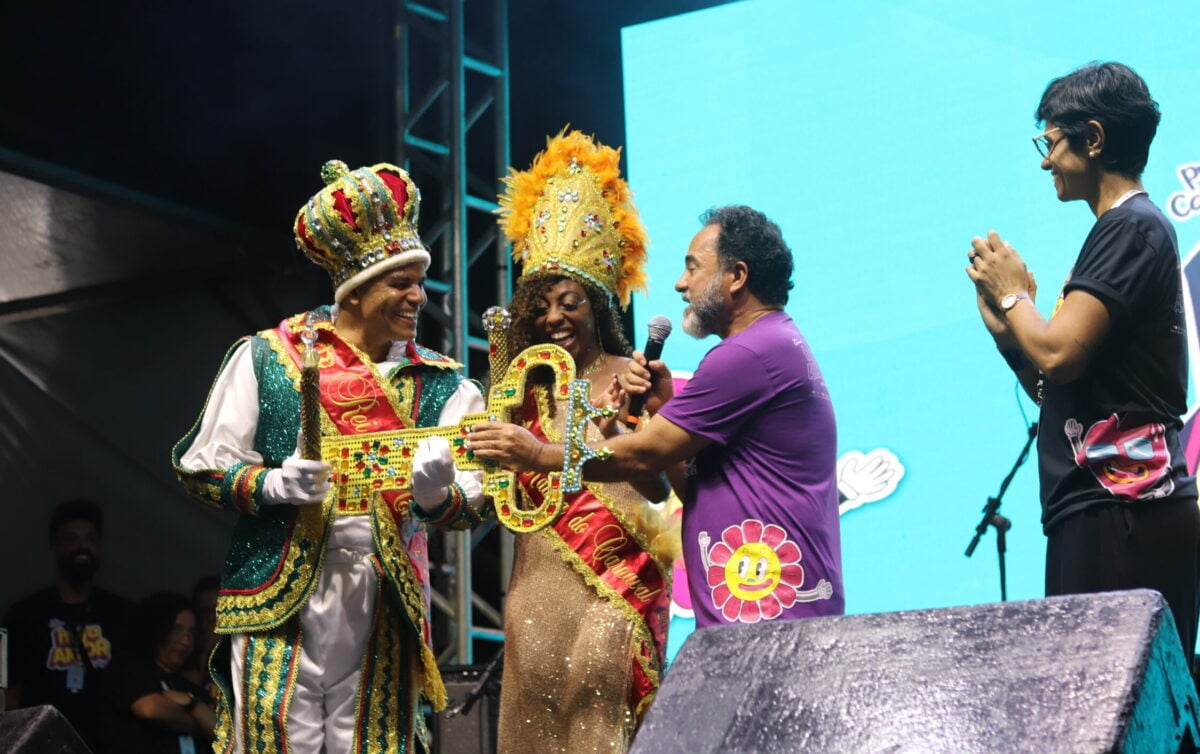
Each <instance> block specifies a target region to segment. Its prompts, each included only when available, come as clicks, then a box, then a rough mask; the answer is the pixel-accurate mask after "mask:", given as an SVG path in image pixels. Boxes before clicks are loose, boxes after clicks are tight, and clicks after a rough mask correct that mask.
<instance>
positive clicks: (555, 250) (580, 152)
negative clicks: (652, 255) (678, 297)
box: [498, 129, 646, 308]
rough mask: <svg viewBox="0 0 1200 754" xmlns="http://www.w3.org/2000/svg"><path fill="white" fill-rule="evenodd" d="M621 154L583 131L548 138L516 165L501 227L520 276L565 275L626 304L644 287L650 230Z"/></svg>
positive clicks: (503, 201)
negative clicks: (527, 163) (528, 161)
mask: <svg viewBox="0 0 1200 754" xmlns="http://www.w3.org/2000/svg"><path fill="white" fill-rule="evenodd" d="M620 159H621V153H620V151H619V150H617V149H613V148H612V147H606V146H604V145H602V144H597V143H596V142H594V141H593V140H592V138H591V137H589V136H585V135H584V134H583V133H581V132H579V131H571V132H569V133H568V132H567V131H566V129H563V131H561V132H560V133H559V134H558V135H557V136H555V137H553V138H551V139H549V140H548V141H547V143H546V149H545V151H543V152H541V153H540V154H539V155H538V156H537V157H536V158H534V160H533V165H532V166H531V167H530V168H529V170H525V171H518V170H511V169H510V172H509V175H508V176H507V177H506V178H505V179H504V183H505V192H504V195H503V196H501V197H500V209H499V210H498V212H499V214H500V221H499V222H500V227H501V229H502V230H503V231H504V235H505V236H507V237H508V239H509V240H510V241H512V254H513V259H514V260H515V261H520V262H521V263H522V273H521V274H522V276H524V275H531V274H533V273H535V272H547V271H548V272H561V273H563V274H567V275H571V276H572V277H575V278H578V279H582V280H586V281H588V282H590V283H592V284H593V285H597V286H599V287H600V289H601V290H603V291H605V292H607V293H608V294H609V295H610V296H612V297H614V298H616V299H617V300H618V301H619V302H620V304H621V307H622V308H624V307H626V306H628V305H629V297H630V293H631V292H632V291H634V290H645V289H646V272H645V266H646V230H645V228H643V227H642V223H641V221H640V220H639V219H638V215H637V209H636V208H635V207H634V206H633V201H632V198H633V194H632V192H631V191H630V190H629V185H628V184H627V183H625V181H624V180H622V179H621V170H620Z"/></svg>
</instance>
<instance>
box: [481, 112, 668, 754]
mask: <svg viewBox="0 0 1200 754" xmlns="http://www.w3.org/2000/svg"><path fill="white" fill-rule="evenodd" d="M619 160H620V153H619V152H618V151H617V150H616V149H612V148H610V147H605V146H602V145H599V144H596V143H595V142H593V141H592V139H590V138H589V137H587V136H585V135H583V134H582V133H580V132H578V131H573V132H570V133H567V132H566V131H564V132H562V133H560V134H559V135H558V136H556V137H554V138H552V139H550V140H549V142H548V144H547V147H546V150H545V151H544V152H542V153H541V154H539V155H538V156H537V158H536V159H535V160H534V163H533V165H532V167H531V168H530V169H529V170H527V171H514V172H512V173H511V174H510V175H509V176H508V178H507V180H506V183H507V191H506V192H505V194H504V195H503V196H502V197H501V198H500V205H501V209H500V213H501V220H500V224H501V226H502V228H503V230H504V233H505V235H506V236H507V237H508V238H509V239H510V240H511V241H512V244H513V256H514V258H515V259H516V260H517V261H519V262H521V264H522V276H521V278H520V280H519V281H518V283H517V289H516V292H515V293H514V296H513V302H512V307H511V314H512V317H513V324H512V329H511V331H510V336H509V342H510V344H511V346H512V350H511V352H512V353H519V352H520V351H521V350H522V349H524V348H525V347H527V346H529V345H533V344H537V343H553V344H555V345H558V346H560V347H562V348H564V349H565V350H566V351H567V352H568V353H569V354H570V355H571V357H572V358H573V359H574V361H575V367H576V371H577V374H578V376H579V377H580V378H582V379H587V380H589V381H590V382H591V383H592V388H593V389H592V394H593V395H594V396H595V395H601V396H602V397H601V398H600V399H599V400H602V401H613V400H616V399H618V398H619V397H620V394H619V389H618V388H617V387H616V385H615V377H616V375H617V373H618V372H619V371H620V370H621V369H622V368H623V367H624V366H625V364H626V363H627V362H628V361H629V354H630V352H631V349H630V346H629V343H628V341H627V340H626V338H625V336H624V335H623V333H622V331H621V325H620V319H619V310H618V307H622V308H623V307H625V306H627V305H628V303H629V297H630V292H631V291H632V290H634V289H641V288H644V287H645V273H644V272H643V267H644V265H645V260H646V235H645V231H644V230H643V228H642V225H641V223H640V221H639V220H638V217H637V212H636V210H635V209H634V207H633V204H632V203H631V194H630V191H629V187H628V185H627V184H626V183H625V182H624V181H623V180H622V179H621V177H620V170H619ZM522 413H523V417H522V418H523V421H522V423H523V424H524V426H526V427H527V428H528V429H530V431H531V432H533V433H534V434H535V435H536V436H538V437H539V438H541V439H544V440H549V441H552V442H558V441H561V438H562V433H563V429H564V424H565V416H566V411H565V410H564V408H563V407H562V406H557V405H556V402H555V401H554V400H552V399H550V397H549V392H548V391H547V390H545V389H544V388H539V387H535V388H533V389H532V390H531V392H530V395H529V396H527V399H526V402H525V406H524V409H523V412H522ZM611 427H612V425H610V426H609V429H610V430H611ZM589 431H592V432H599V430H598V429H597V428H596V427H591V428H590V430H589ZM596 439H598V436H597V437H596ZM518 479H519V481H520V484H521V494H522V495H523V496H525V497H526V498H531V499H533V500H534V501H535V502H537V501H540V498H541V495H542V492H543V490H544V489H545V477H542V476H540V475H533V474H521V475H520V476H519V477H518ZM667 493H668V488H667V485H666V484H665V482H663V483H661V484H650V485H640V486H639V488H638V489H635V488H634V487H633V486H632V485H630V484H627V483H617V484H614V483H607V484H599V483H591V482H587V483H585V487H584V489H583V490H582V491H581V492H579V493H576V494H575V495H572V496H569V497H568V498H567V500H568V507H567V509H566V510H565V511H564V513H563V514H562V515H561V516H560V517H559V518H558V520H557V522H556V523H555V524H553V525H551V526H549V527H547V528H545V529H542V530H540V531H538V532H536V533H533V534H528V535H523V536H520V537H518V538H517V546H516V548H517V549H516V559H515V562H514V565H513V573H512V581H511V585H510V588H509V593H508V598H507V602H506V606H505V667H504V681H503V684H502V691H501V699H500V741H499V749H500V751H502V752H503V751H570V752H580V751H599V750H604V751H614V750H615V751H623V750H625V749H626V748H628V746H629V744H630V742H631V740H632V737H633V733H634V731H635V730H636V727H637V724H638V721H639V720H640V718H641V715H642V714H643V713H644V712H645V709H646V708H647V706H648V705H649V703H650V700H651V699H652V698H653V695H654V692H655V691H656V690H657V688H658V682H659V674H660V671H661V669H662V658H663V651H664V649H665V644H666V628H667V623H668V621H669V617H668V615H667V605H668V602H669V595H670V566H671V563H670V554H669V553H666V552H662V550H664V549H668V548H663V547H661V546H660V543H661V542H663V541H667V540H669V537H667V536H660V535H662V534H663V532H662V531H661V528H662V527H661V525H660V522H661V520H662V519H661V517H660V516H659V515H658V511H657V510H656V508H655V507H654V506H652V505H650V504H649V503H647V502H646V498H650V499H654V500H661V499H663V498H665V497H666V495H667Z"/></svg>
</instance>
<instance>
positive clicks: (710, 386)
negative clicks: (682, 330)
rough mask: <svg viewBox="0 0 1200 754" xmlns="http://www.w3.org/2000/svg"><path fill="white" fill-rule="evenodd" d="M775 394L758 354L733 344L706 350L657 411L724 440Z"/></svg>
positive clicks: (681, 425)
mask: <svg viewBox="0 0 1200 754" xmlns="http://www.w3.org/2000/svg"><path fill="white" fill-rule="evenodd" d="M773 397H774V390H773V389H772V387H771V382H770V379H769V376H768V374H767V371H766V369H765V368H764V367H763V364H762V362H761V361H760V360H759V358H758V356H757V354H755V353H753V352H752V351H749V350H747V349H745V348H742V347H741V346H738V345H736V344H721V345H719V346H717V347H716V348H714V349H713V350H711V351H709V352H708V354H707V355H706V356H705V357H704V359H703V360H702V361H701V362H700V366H699V367H697V368H696V373H695V375H693V376H692V378H691V379H690V380H688V383H687V384H686V385H684V387H683V390H682V391H680V392H679V394H678V395H676V396H675V397H674V398H672V399H671V400H670V401H669V402H668V403H667V405H665V406H663V408H662V410H661V411H660V412H659V414H660V415H661V416H662V417H663V418H664V419H667V420H668V421H670V422H671V423H672V424H674V425H676V426H677V427H679V428H681V429H683V430H686V431H687V432H689V433H691V434H694V435H699V436H701V437H704V438H707V439H708V440H711V441H713V442H715V443H719V444H725V443H727V442H728V441H729V440H730V439H731V438H733V437H734V436H735V435H737V433H738V431H739V430H740V429H741V427H742V425H743V424H744V423H745V422H746V421H747V420H748V419H750V418H752V417H753V416H754V415H755V413H757V411H758V410H759V409H760V407H761V406H762V405H763V404H766V403H768V402H769V401H770V400H771V399H772V398H773Z"/></svg>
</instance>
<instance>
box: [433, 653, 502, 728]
mask: <svg viewBox="0 0 1200 754" xmlns="http://www.w3.org/2000/svg"><path fill="white" fill-rule="evenodd" d="M503 668H504V647H500V650H499V651H498V652H496V656H495V657H493V658H492V659H491V662H489V663H488V664H487V667H485V668H484V669H483V672H482V673H480V674H479V681H478V682H476V684H475V686H474V687H472V689H471V691H470V692H469V693H468V694H467V695H466V696H465V697H463V700H462V701H461V702H459V703H458V704H456V705H454V706H453V707H451V708H450V709H448V710H446V712H445V717H446V719H450V718H452V717H458V716H459V715H465V714H467V713H468V712H470V711H471V708H472V707H474V706H475V702H477V701H479V698H480V697H481V696H483V695H484V694H488V693H494V692H495V690H496V687H497V686H498V685H499V683H500V679H499V677H498V676H497V675H496V674H497V673H499V672H500V671H501V670H502V669H503Z"/></svg>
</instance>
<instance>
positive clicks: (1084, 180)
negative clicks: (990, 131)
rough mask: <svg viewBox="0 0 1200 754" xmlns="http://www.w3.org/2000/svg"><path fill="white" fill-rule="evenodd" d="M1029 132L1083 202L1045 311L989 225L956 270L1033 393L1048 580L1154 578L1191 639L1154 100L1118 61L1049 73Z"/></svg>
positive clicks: (1198, 514)
mask: <svg viewBox="0 0 1200 754" xmlns="http://www.w3.org/2000/svg"><path fill="white" fill-rule="evenodd" d="M1037 119H1038V122H1039V123H1041V124H1042V125H1043V126H1044V129H1045V130H1044V131H1043V132H1042V133H1041V134H1039V135H1038V136H1036V137H1034V145H1035V146H1036V147H1037V149H1038V152H1039V153H1040V154H1041V155H1042V164H1041V166H1042V169H1043V170H1047V171H1049V172H1050V175H1051V176H1052V178H1053V181H1054V188H1055V191H1056V192H1057V194H1058V198H1059V200H1060V201H1064V202H1067V201H1074V200H1083V201H1085V202H1087V204H1088V207H1089V208H1090V209H1091V211H1092V213H1093V214H1094V215H1095V216H1096V224H1095V225H1094V226H1093V227H1092V230H1091V232H1090V233H1089V234H1088V237H1087V239H1086V240H1085V241H1084V244H1083V248H1082V250H1081V251H1080V253H1079V257H1078V258H1077V259H1076V261H1075V265H1074V267H1073V268H1072V270H1071V273H1070V275H1069V277H1068V278H1067V281H1066V283H1065V284H1064V286H1063V289H1062V293H1061V294H1060V295H1059V299H1058V302H1057V303H1056V305H1055V307H1054V313H1053V314H1052V315H1051V318H1050V319H1049V320H1046V319H1044V318H1043V317H1042V315H1041V313H1040V312H1039V311H1038V309H1037V307H1036V306H1034V303H1033V299H1034V296H1035V294H1036V292H1037V288H1036V285H1035V284H1034V281H1033V276H1032V275H1030V274H1029V272H1028V271H1027V270H1026V267H1025V263H1024V262H1023V261H1022V260H1021V257H1020V255H1018V254H1017V252H1016V251H1015V250H1014V249H1013V248H1012V247H1011V246H1009V245H1008V243H1006V242H1005V241H1004V240H1003V239H1002V238H1001V237H1000V236H999V234H997V233H996V232H995V231H992V232H990V233H988V236H987V238H986V239H985V238H979V237H977V238H975V239H973V240H972V242H971V250H970V251H969V252H968V253H967V256H968V260H969V262H970V264H969V266H968V267H967V275H968V276H969V277H970V278H971V280H972V281H974V282H975V286H976V291H977V293H978V303H979V311H980V314H981V315H982V317H983V322H984V324H985V325H986V326H987V329H988V331H989V332H990V333H991V334H992V337H993V338H994V339H995V341H996V346H997V347H998V348H999V349H1000V351H1001V353H1002V354H1003V355H1004V358H1005V360H1006V361H1008V364H1009V366H1010V367H1011V368H1012V369H1013V370H1014V371H1015V372H1016V374H1017V377H1018V379H1020V381H1021V384H1022V385H1023V386H1024V387H1025V389H1026V391H1027V392H1028V393H1029V394H1030V396H1031V397H1033V398H1034V399H1035V400H1037V401H1038V402H1039V403H1040V404H1041V406H1042V415H1041V419H1040V423H1039V427H1040V428H1039V433H1038V465H1039V472H1040V477H1041V497H1042V525H1043V528H1044V530H1045V532H1046V536H1047V546H1046V594H1047V595H1056V594H1075V593H1085V592H1101V591H1111V590H1120V589H1134V588H1150V589H1156V590H1158V591H1159V592H1161V593H1162V595H1163V596H1164V597H1165V598H1166V601H1167V604H1168V605H1170V607H1171V611H1172V613H1173V614H1174V618H1175V624H1176V627H1177V628H1178V631H1179V635H1180V639H1181V641H1182V647H1183V650H1184V657H1185V658H1187V660H1188V661H1189V664H1190V661H1191V658H1192V656H1193V652H1194V647H1195V641H1196V624H1197V601H1196V600H1197V581H1198V577H1200V568H1198V564H1197V560H1198V555H1197V553H1198V552H1200V511H1198V509H1197V504H1196V482H1195V478H1194V477H1193V476H1192V475H1191V473H1189V471H1188V468H1187V463H1186V460H1185V458H1184V454H1183V451H1182V447H1181V445H1180V441H1179V430H1180V428H1181V427H1182V421H1181V418H1180V417H1181V416H1182V415H1183V414H1184V413H1185V412H1186V410H1187V329H1186V328H1187V325H1186V322H1185V319H1184V313H1183V285H1182V279H1181V276H1180V269H1179V252H1178V248H1177V243H1176V239H1175V231H1174V229H1173V228H1172V227H1171V225H1170V223H1169V222H1168V221H1167V219H1166V217H1164V216H1163V214H1162V212H1160V211H1159V210H1158V208H1157V207H1156V206H1155V205H1154V204H1153V203H1152V202H1151V201H1150V199H1149V198H1148V197H1147V195H1146V191H1145V189H1144V188H1143V187H1142V182H1141V174H1142V170H1143V169H1144V168H1145V166H1146V160H1147V157H1148V155H1149V150H1150V142H1151V141H1152V140H1153V138H1154V134H1155V132H1156V130H1157V128H1158V121H1159V111H1158V104H1157V103H1156V102H1155V101H1154V100H1153V99H1151V97H1150V92H1149V90H1148V89H1147V87H1146V83H1145V82H1144V81H1143V80H1142V79H1141V77H1139V76H1138V75H1137V74H1136V73H1134V72H1133V71H1132V70H1130V69H1129V68H1127V67H1126V66H1124V65H1121V64H1119V63H1103V64H1094V65H1089V66H1085V67H1084V68H1080V69H1079V70H1077V71H1074V72H1072V73H1070V74H1068V75H1066V76H1063V77H1061V78H1058V79H1055V80H1054V81H1051V82H1050V85H1049V86H1048V87H1047V88H1046V91H1045V92H1044V93H1043V95H1042V100H1041V103H1040V104H1039V106H1038V109H1037Z"/></svg>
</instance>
